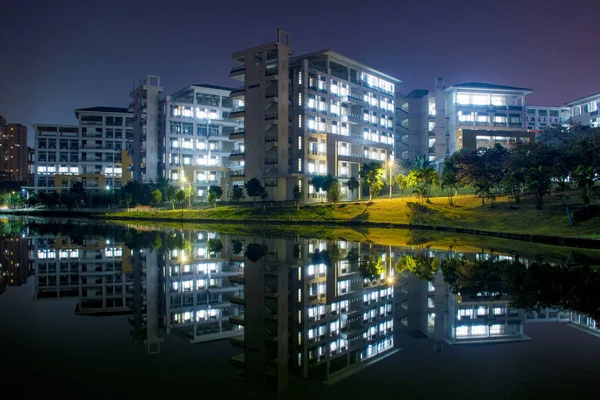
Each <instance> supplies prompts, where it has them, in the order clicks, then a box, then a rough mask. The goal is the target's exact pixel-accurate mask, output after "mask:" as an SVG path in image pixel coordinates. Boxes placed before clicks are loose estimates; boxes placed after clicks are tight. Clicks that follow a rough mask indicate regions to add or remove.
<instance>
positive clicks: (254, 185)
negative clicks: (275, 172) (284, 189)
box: [244, 178, 265, 205]
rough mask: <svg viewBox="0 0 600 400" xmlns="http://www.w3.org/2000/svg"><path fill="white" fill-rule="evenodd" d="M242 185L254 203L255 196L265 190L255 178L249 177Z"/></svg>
mask: <svg viewBox="0 0 600 400" xmlns="http://www.w3.org/2000/svg"><path fill="white" fill-rule="evenodd" d="M244 186H245V188H246V193H247V194H248V196H249V197H252V198H253V199H254V204H255V205H256V198H257V197H259V196H262V194H263V192H265V188H264V187H263V185H261V184H260V181H259V180H258V179H256V178H252V179H250V180H249V181H248V182H246V183H244Z"/></svg>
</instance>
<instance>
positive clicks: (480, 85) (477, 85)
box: [446, 82, 533, 92]
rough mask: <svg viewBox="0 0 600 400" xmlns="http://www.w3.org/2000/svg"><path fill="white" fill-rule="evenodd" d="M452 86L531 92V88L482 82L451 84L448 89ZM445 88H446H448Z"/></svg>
mask: <svg viewBox="0 0 600 400" xmlns="http://www.w3.org/2000/svg"><path fill="white" fill-rule="evenodd" d="M452 88H459V89H461V88H468V89H484V90H485V89H487V90H513V91H515V90H516V91H519V92H533V90H531V89H527V88H521V87H517V86H504V85H495V84H493V83H482V82H467V83H459V84H457V85H452V86H450V87H449V88H448V89H452ZM448 89H446V90H448Z"/></svg>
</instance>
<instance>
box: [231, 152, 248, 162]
mask: <svg viewBox="0 0 600 400" xmlns="http://www.w3.org/2000/svg"><path fill="white" fill-rule="evenodd" d="M245 155H246V153H245V151H243V150H234V151H232V152H231V154H229V160H230V161H242V160H244V156H245Z"/></svg>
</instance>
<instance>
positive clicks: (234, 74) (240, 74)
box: [229, 65, 246, 81]
mask: <svg viewBox="0 0 600 400" xmlns="http://www.w3.org/2000/svg"><path fill="white" fill-rule="evenodd" d="M245 73H246V65H238V66H235V67H233V68H231V72H229V77H230V78H233V79H238V80H241V81H243V80H244V75H245Z"/></svg>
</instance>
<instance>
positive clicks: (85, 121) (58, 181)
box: [33, 107, 133, 192]
mask: <svg viewBox="0 0 600 400" xmlns="http://www.w3.org/2000/svg"><path fill="white" fill-rule="evenodd" d="M75 117H76V118H77V119H78V121H79V125H49V124H35V125H33V127H34V129H35V135H34V142H35V144H34V145H35V157H36V162H35V169H34V182H33V189H34V190H42V191H54V190H56V191H59V192H60V191H61V190H62V189H67V188H70V187H71V186H72V185H73V183H75V182H81V183H83V185H84V187H85V188H86V189H89V190H105V189H111V188H121V187H122V186H124V185H125V184H127V182H128V181H130V180H131V169H132V165H131V164H132V163H131V158H130V156H129V150H130V149H131V148H132V143H133V133H132V128H131V127H130V125H131V113H129V112H128V111H127V109H125V108H119V107H92V108H80V109H77V110H75Z"/></svg>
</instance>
